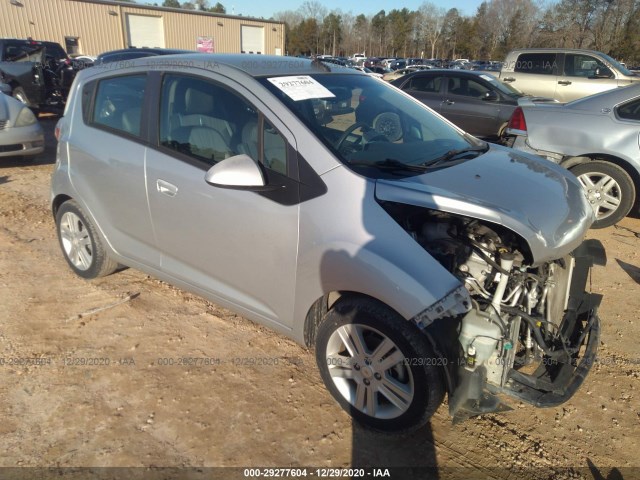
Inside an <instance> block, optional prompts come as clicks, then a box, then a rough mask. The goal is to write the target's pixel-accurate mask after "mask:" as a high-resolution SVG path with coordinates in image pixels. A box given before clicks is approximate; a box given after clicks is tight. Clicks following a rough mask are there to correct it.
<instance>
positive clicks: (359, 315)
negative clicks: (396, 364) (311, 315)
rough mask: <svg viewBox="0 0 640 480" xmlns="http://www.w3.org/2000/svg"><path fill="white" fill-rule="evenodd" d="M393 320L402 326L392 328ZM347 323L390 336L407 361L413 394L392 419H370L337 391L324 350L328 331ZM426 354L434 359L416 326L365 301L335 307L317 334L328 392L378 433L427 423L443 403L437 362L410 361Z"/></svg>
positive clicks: (345, 408) (412, 427) (358, 419)
mask: <svg viewBox="0 0 640 480" xmlns="http://www.w3.org/2000/svg"><path fill="white" fill-rule="evenodd" d="M371 307H373V308H371ZM394 322H397V326H398V327H401V328H394V327H395V325H394ZM400 322H402V323H404V325H402V324H401V323H400ZM346 324H361V325H365V326H368V327H372V328H375V329H376V330H378V331H379V332H381V333H383V334H384V335H386V336H387V337H389V339H390V340H391V341H393V342H394V343H395V344H396V346H397V347H398V348H399V349H400V351H401V352H402V353H403V354H404V356H405V358H406V359H407V360H408V363H409V365H408V368H409V369H410V370H411V374H412V376H413V382H414V395H413V400H412V402H411V405H410V406H409V408H408V409H407V411H406V412H404V413H403V414H402V415H400V416H398V417H395V418H392V419H376V418H373V417H371V416H369V415H366V414H365V413H363V412H361V411H360V410H358V409H357V408H355V407H354V406H353V405H351V404H350V403H349V402H348V401H347V400H346V399H345V398H344V397H343V396H342V394H341V393H340V392H339V391H338V389H337V387H336V386H335V384H334V382H333V380H332V378H331V375H330V373H329V368H328V366H327V361H326V358H327V354H326V352H327V344H328V341H329V338H330V336H331V334H332V333H333V332H335V330H336V329H338V328H340V327H342V326H343V325H346ZM407 327H411V328H407ZM414 330H415V331H414ZM407 332H410V334H411V333H412V334H413V335H412V338H411V339H408V338H407ZM416 347H417V348H416ZM425 356H429V358H431V359H435V355H434V354H433V350H432V348H431V346H430V345H429V343H428V340H427V339H426V337H425V336H424V335H423V334H422V333H421V332H420V330H418V328H417V327H415V326H413V325H412V324H409V323H407V321H406V320H405V319H404V318H402V317H401V316H400V315H398V314H397V313H395V312H394V311H392V310H391V309H388V308H386V307H384V306H381V305H375V304H368V302H360V303H358V304H349V305H344V304H343V305H340V306H338V307H334V308H333V309H332V310H330V311H329V312H328V313H327V315H326V316H325V319H324V321H323V322H322V323H321V324H320V326H319V328H318V333H317V336H316V362H317V364H318V369H319V370H320V376H321V377H322V380H323V381H324V383H325V386H326V387H327V389H328V390H329V392H330V393H331V394H332V396H333V397H334V398H335V399H336V400H337V402H338V403H339V404H340V406H341V407H342V408H343V409H344V410H346V411H347V412H349V413H350V415H351V416H352V417H354V419H355V420H357V421H358V422H359V423H360V424H362V425H363V426H365V427H368V428H371V429H373V430H377V431H381V432H408V431H412V430H414V429H416V428H419V427H421V426H423V425H424V424H426V423H427V421H428V420H429V418H430V417H431V416H432V415H433V413H434V412H435V410H436V409H437V408H438V406H439V405H440V403H441V402H442V398H443V396H444V385H443V380H442V375H441V372H440V368H438V367H437V366H435V363H436V362H435V361H434V362H431V363H432V364H431V365H424V363H427V362H423V365H420V364H419V363H418V362H411V359H415V358H424V357H425Z"/></svg>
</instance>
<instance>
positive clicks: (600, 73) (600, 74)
mask: <svg viewBox="0 0 640 480" xmlns="http://www.w3.org/2000/svg"><path fill="white" fill-rule="evenodd" d="M611 77H613V72H612V71H611V70H610V69H609V68H607V67H597V68H596V69H595V71H594V72H593V77H591V78H611Z"/></svg>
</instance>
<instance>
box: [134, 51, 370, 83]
mask: <svg viewBox="0 0 640 480" xmlns="http://www.w3.org/2000/svg"><path fill="white" fill-rule="evenodd" d="M144 62H147V63H155V62H157V63H158V65H159V66H160V67H162V65H167V66H170V65H171V62H176V65H178V66H179V65H185V66H186V65H187V64H186V63H185V62H189V63H192V64H193V65H194V66H196V65H197V64H202V65H203V66H204V68H215V66H216V65H225V66H228V67H232V68H235V69H238V70H241V71H243V72H245V73H247V74H248V75H251V76H252V77H265V76H281V75H310V74H317V73H330V72H340V73H348V74H351V75H365V74H363V73H362V72H359V71H358V70H354V69H352V68H349V67H344V66H342V65H337V64H333V63H328V62H322V61H317V60H309V59H306V58H297V57H287V56H280V55H259V54H226V53H199V52H191V53H185V54H180V55H167V56H162V58H158V57H153V58H149V57H146V58H138V59H135V60H131V66H135V65H138V64H144Z"/></svg>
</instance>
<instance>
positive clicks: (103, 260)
mask: <svg viewBox="0 0 640 480" xmlns="http://www.w3.org/2000/svg"><path fill="white" fill-rule="evenodd" d="M56 230H57V232H58V240H59V242H60V248H62V253H63V254H64V258H65V260H66V261H67V263H68V264H69V266H70V267H71V270H73V271H74V272H75V273H76V274H77V275H79V276H81V277H83V278H87V279H90V278H98V277H103V276H105V275H109V274H111V273H113V272H114V271H115V270H116V269H117V268H118V263H117V262H115V261H113V260H112V259H111V258H109V255H108V254H107V251H106V249H105V247H104V245H103V243H102V240H101V238H100V236H99V234H98V231H97V229H96V227H95V226H94V225H93V223H92V222H91V221H90V220H89V217H88V215H86V214H85V213H84V211H83V210H82V208H81V207H80V205H78V203H77V202H75V201H74V200H68V201H66V202H64V203H63V204H62V205H60V208H59V209H58V212H57V213H56Z"/></svg>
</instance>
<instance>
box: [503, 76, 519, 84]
mask: <svg viewBox="0 0 640 480" xmlns="http://www.w3.org/2000/svg"><path fill="white" fill-rule="evenodd" d="M502 81H503V82H507V83H511V82H515V81H516V79H515V78H513V77H506V78H503V79H502Z"/></svg>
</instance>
